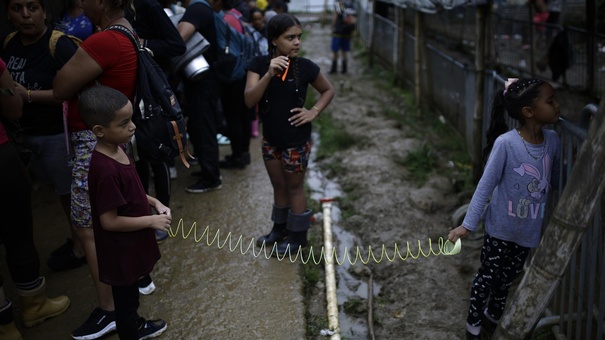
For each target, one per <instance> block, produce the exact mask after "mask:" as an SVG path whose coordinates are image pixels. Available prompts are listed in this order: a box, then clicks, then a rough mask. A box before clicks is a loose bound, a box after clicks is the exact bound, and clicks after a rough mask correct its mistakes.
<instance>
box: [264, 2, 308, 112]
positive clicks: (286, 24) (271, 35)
mask: <svg viewBox="0 0 605 340" xmlns="http://www.w3.org/2000/svg"><path fill="white" fill-rule="evenodd" d="M294 26H301V24H300V21H299V20H298V18H296V17H295V16H294V15H292V14H290V13H279V14H276V15H275V16H273V17H272V18H271V20H269V23H268V24H267V40H268V41H269V49H268V50H269V54H268V55H267V65H269V64H270V63H271V58H274V57H276V55H275V53H277V49H276V45H275V44H273V41H274V40H277V39H278V38H279V37H280V36H281V35H282V34H283V33H284V32H286V31H287V30H289V29H290V28H291V27H294ZM290 63H291V65H290V67H292V70H293V75H294V85H295V88H296V95H298V89H299V73H298V58H292V59H290ZM263 99H264V100H265V104H266V105H265V109H264V112H267V111H268V110H269V89H268V88H267V90H266V91H265V94H264V96H263ZM298 100H299V102H301V103H298V104H299V105H300V106H302V105H303V103H304V98H302V99H301V98H298Z"/></svg>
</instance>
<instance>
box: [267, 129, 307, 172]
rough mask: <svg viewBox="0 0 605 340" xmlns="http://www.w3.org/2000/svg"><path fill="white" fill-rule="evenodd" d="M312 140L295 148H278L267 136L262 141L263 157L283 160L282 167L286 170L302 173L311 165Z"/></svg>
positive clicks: (268, 159)
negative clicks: (270, 142)
mask: <svg viewBox="0 0 605 340" xmlns="http://www.w3.org/2000/svg"><path fill="white" fill-rule="evenodd" d="M311 146H312V143H311V140H309V141H307V142H306V143H305V144H303V145H301V146H297V147H294V148H278V147H274V146H271V144H269V142H267V140H266V139H265V138H263V141H262V152H263V159H264V160H265V161H270V160H273V159H277V160H279V161H281V164H282V167H283V169H284V171H286V172H293V173H301V172H304V171H305V170H306V169H307V166H308V165H309V156H310V155H311Z"/></svg>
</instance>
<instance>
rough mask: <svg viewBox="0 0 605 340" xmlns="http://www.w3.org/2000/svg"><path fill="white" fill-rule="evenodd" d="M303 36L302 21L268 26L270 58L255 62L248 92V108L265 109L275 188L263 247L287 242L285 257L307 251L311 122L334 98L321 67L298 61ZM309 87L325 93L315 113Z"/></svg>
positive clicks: (265, 146)
mask: <svg viewBox="0 0 605 340" xmlns="http://www.w3.org/2000/svg"><path fill="white" fill-rule="evenodd" d="M301 35H302V28H301V25H300V22H299V21H298V19H297V18H296V17H294V16H293V15H291V14H288V13H282V14H278V15H276V16H274V17H273V18H272V19H271V21H270V22H269V24H268V26H267V37H268V41H269V55H268V56H259V57H256V58H254V59H253V60H252V61H251V62H250V65H249V67H248V78H247V81H246V90H245V92H244V99H245V101H246V105H247V106H248V107H253V106H255V105H256V104H258V105H259V112H260V118H261V120H262V122H263V141H262V154H263V160H264V161H265V168H266V169H267V173H268V174H269V178H270V180H271V185H272V186H273V212H272V214H271V219H272V220H273V229H272V230H271V232H270V233H269V234H267V235H264V236H262V237H260V238H259V239H258V241H257V244H258V245H259V246H261V245H262V244H263V243H264V244H265V245H266V246H271V245H273V244H275V243H276V242H281V241H283V240H284V239H286V237H287V240H286V241H285V242H282V243H280V244H279V245H278V247H277V252H275V253H274V254H277V255H280V256H283V255H285V254H287V253H288V252H296V251H298V250H299V249H300V248H304V247H306V246H307V230H308V229H309V225H310V223H311V210H310V209H307V199H306V195H305V191H304V187H303V184H304V178H305V172H306V168H307V164H308V161H309V154H310V151H311V122H312V121H313V120H314V119H315V118H316V117H317V116H318V115H319V113H320V112H321V111H322V110H324V109H325V108H326V106H328V104H329V103H330V101H331V100H332V98H333V97H334V89H333V88H332V85H331V84H330V82H329V81H328V80H327V79H326V77H324V75H323V74H321V73H320V72H319V67H318V66H317V65H316V64H315V63H313V62H312V61H310V60H309V59H305V58H302V57H298V53H299V52H300V47H301ZM309 84H310V85H311V86H312V87H313V88H315V90H317V92H319V99H318V101H317V102H316V103H315V105H313V106H312V107H311V109H307V108H305V107H304V103H305V98H306V93H307V87H308V85H309Z"/></svg>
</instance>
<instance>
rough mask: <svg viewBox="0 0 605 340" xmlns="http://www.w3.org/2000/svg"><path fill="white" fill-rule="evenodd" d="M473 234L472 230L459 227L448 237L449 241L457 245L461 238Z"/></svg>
mask: <svg viewBox="0 0 605 340" xmlns="http://www.w3.org/2000/svg"><path fill="white" fill-rule="evenodd" d="M470 233H471V231H470V230H468V229H466V228H465V227H463V226H459V227H458V228H455V229H452V230H451V231H450V233H449V234H448V235H447V239H448V240H449V241H450V242H452V243H455V242H456V241H458V239H459V238H465V237H467V236H468V235H469V234H470Z"/></svg>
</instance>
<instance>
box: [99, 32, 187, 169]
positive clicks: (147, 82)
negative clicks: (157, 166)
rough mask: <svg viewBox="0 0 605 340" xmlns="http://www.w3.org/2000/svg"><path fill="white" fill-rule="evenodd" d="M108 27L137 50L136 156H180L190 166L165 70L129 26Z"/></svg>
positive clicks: (181, 123) (178, 111)
mask: <svg viewBox="0 0 605 340" xmlns="http://www.w3.org/2000/svg"><path fill="white" fill-rule="evenodd" d="M108 29H110V30H114V31H118V32H121V33H122V34H124V35H126V36H127V37H128V38H129V39H130V40H131V41H132V44H133V45H134V46H135V49H136V50H137V55H138V70H137V89H136V94H135V100H134V103H133V107H134V114H133V116H132V121H133V122H134V124H135V125H136V126H137V129H136V131H135V138H134V140H133V143H132V144H133V147H134V152H135V155H138V157H139V158H140V159H142V160H145V161H149V162H166V161H168V160H170V159H174V158H175V157H177V156H179V157H180V158H181V161H182V162H183V164H184V165H185V166H186V167H189V163H188V162H187V159H186V157H185V150H186V148H187V135H186V133H185V118H184V117H183V114H182V113H181V106H180V105H179V102H178V100H177V98H176V95H175V94H174V92H173V91H172V87H171V86H170V84H169V83H168V80H167V79H166V75H165V74H164V71H163V70H162V69H161V68H160V66H158V64H157V63H156V62H155V60H154V59H153V56H152V52H151V51H150V50H149V49H147V48H144V47H141V44H140V42H139V39H138V38H136V37H135V36H134V34H133V33H132V32H131V31H130V30H129V29H128V28H126V27H124V26H121V25H114V26H111V27H109V28H108Z"/></svg>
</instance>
